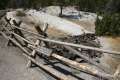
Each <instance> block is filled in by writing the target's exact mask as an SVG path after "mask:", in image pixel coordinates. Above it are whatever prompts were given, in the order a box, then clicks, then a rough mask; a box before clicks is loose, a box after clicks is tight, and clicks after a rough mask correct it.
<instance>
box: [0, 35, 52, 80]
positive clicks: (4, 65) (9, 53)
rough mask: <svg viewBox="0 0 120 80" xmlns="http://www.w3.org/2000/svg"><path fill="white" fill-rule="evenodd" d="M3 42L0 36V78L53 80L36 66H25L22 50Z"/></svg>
mask: <svg viewBox="0 0 120 80" xmlns="http://www.w3.org/2000/svg"><path fill="white" fill-rule="evenodd" d="M5 42H7V40H6V39H4V38H3V37H2V36H0V80H54V79H53V78H52V77H50V76H49V75H47V74H46V73H45V72H43V71H42V70H40V69H38V68H27V67H26V63H27V61H28V60H26V59H25V57H24V56H23V55H22V51H21V50H20V49H18V48H15V47H7V46H5Z"/></svg>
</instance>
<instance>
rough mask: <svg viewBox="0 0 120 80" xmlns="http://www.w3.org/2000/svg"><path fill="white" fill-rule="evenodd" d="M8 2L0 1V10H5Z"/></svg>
mask: <svg viewBox="0 0 120 80" xmlns="http://www.w3.org/2000/svg"><path fill="white" fill-rule="evenodd" d="M8 2H9V1H8V0H0V9H5V8H6V7H7V3H8Z"/></svg>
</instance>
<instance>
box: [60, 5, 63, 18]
mask: <svg viewBox="0 0 120 80" xmlns="http://www.w3.org/2000/svg"><path fill="white" fill-rule="evenodd" d="M62 14H63V6H62V5H61V6H60V14H59V16H62Z"/></svg>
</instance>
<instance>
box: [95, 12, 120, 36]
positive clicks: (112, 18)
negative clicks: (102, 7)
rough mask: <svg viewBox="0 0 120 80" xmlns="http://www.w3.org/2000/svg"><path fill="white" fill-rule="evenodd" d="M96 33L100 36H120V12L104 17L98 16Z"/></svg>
mask: <svg viewBox="0 0 120 80" xmlns="http://www.w3.org/2000/svg"><path fill="white" fill-rule="evenodd" d="M95 24H96V28H95V30H96V35H99V36H104V35H106V36H120V14H119V13H114V14H105V15H104V16H103V19H102V20H100V19H98V18H97V21H96V23H95Z"/></svg>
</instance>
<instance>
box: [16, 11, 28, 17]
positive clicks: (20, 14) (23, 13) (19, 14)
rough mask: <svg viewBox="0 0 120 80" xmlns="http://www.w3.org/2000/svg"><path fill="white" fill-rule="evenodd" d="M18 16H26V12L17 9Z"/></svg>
mask: <svg viewBox="0 0 120 80" xmlns="http://www.w3.org/2000/svg"><path fill="white" fill-rule="evenodd" d="M16 16H19V17H24V16H26V14H25V12H23V11H17V13H16Z"/></svg>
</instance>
